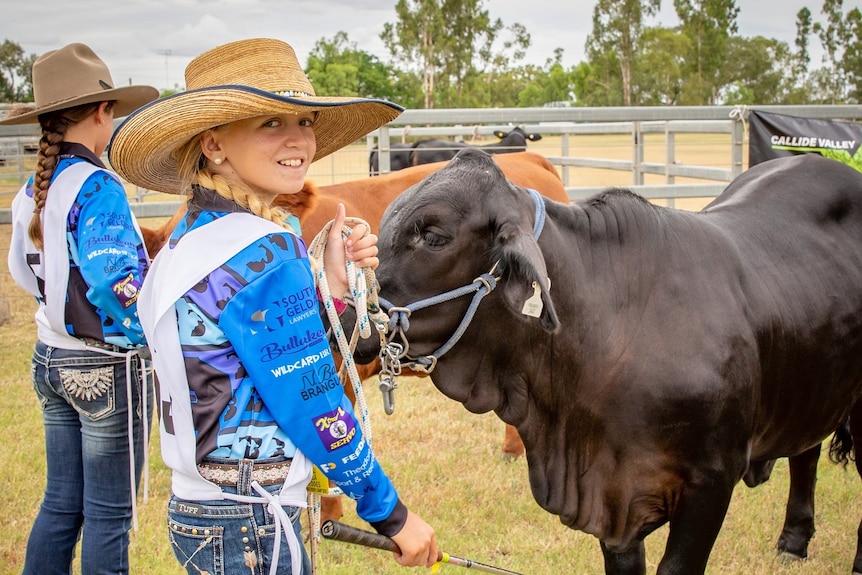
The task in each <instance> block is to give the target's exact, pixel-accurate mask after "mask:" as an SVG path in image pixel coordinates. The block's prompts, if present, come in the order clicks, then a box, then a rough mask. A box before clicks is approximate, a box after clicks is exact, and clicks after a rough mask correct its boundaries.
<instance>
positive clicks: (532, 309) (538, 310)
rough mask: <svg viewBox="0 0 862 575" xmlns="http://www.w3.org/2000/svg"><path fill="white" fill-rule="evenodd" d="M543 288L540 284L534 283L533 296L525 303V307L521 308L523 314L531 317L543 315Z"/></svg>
mask: <svg viewBox="0 0 862 575" xmlns="http://www.w3.org/2000/svg"><path fill="white" fill-rule="evenodd" d="M543 307H544V305H543V304H542V288H540V287H539V283H538V282H533V295H531V296H530V297H529V298H528V299H527V301H525V302H524V307H523V308H521V313H522V314H524V315H527V316H530V317H539V316H540V315H542V308H543Z"/></svg>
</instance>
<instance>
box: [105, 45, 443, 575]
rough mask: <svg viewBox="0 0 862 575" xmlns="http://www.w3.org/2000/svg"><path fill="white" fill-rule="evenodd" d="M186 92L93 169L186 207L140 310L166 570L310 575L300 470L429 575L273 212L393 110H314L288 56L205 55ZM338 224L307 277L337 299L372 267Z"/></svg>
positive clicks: (369, 256) (131, 126) (416, 525)
mask: <svg viewBox="0 0 862 575" xmlns="http://www.w3.org/2000/svg"><path fill="white" fill-rule="evenodd" d="M186 88H187V90H186V91H185V92H181V93H179V94H174V95H172V96H167V97H165V98H161V99H160V100H156V101H155V102H152V103H151V104H148V105H146V106H144V107H143V108H141V109H139V110H137V111H135V112H134V113H133V114H131V115H130V116H129V117H128V118H127V119H126V120H125V121H124V122H123V123H122V124H121V125H120V126H119V127H118V128H117V131H116V133H115V134H114V136H113V138H112V139H111V143H110V145H109V152H108V156H109V158H110V160H111V165H112V166H113V167H114V169H116V170H117V172H118V173H119V174H121V175H122V176H123V177H124V178H126V179H127V180H129V181H130V182H133V183H135V184H137V185H139V186H142V187H144V188H148V189H152V190H158V191H161V192H166V193H174V194H183V195H186V197H187V210H188V211H187V213H186V214H185V215H184V217H183V218H182V219H181V220H180V222H179V223H178V225H177V226H176V227H175V228H174V230H173V232H172V235H171V237H170V239H169V240H168V243H167V245H165V247H163V248H162V249H161V251H159V253H158V255H157V256H156V257H155V259H154V260H153V265H152V268H151V269H150V272H149V275H148V276H147V279H146V281H145V282H144V285H143V286H142V289H141V298H140V301H139V310H140V314H141V323H142V325H143V327H144V332H145V333H146V335H147V341H148V342H149V344H150V349H151V351H152V355H153V365H154V367H155V370H156V373H157V374H158V380H159V397H160V402H159V407H160V411H159V415H160V417H159V421H160V431H161V448H162V458H163V459H164V461H165V463H166V464H167V466H168V467H170V468H171V470H172V483H171V488H172V496H171V499H170V501H169V503H168V538H169V540H170V542H171V547H172V549H173V551H174V554H175V555H176V557H177V559H178V561H179V562H180V564H181V565H183V567H184V568H185V569H186V571H187V572H188V573H189V574H192V575H195V574H200V573H210V574H211V575H219V574H223V573H224V574H233V573H252V574H254V575H264V574H266V573H269V574H270V575H274V574H275V573H280V574H285V575H286V574H290V575H310V574H311V572H312V566H311V561H310V560H309V556H308V554H307V552H306V550H305V548H304V546H303V545H302V536H301V527H300V520H299V517H300V511H301V509H302V508H303V507H306V502H307V493H306V489H307V485H308V484H309V480H310V479H311V477H312V472H313V466H316V467H317V469H319V470H320V471H321V472H322V473H323V474H325V475H326V477H327V478H328V479H329V480H331V481H333V482H334V483H335V484H336V485H338V486H339V487H340V488H341V490H342V491H343V492H344V493H345V494H346V495H348V496H350V497H352V498H354V499H356V511H357V514H358V515H359V516H360V517H361V518H362V519H364V520H365V521H367V522H369V523H370V524H371V525H372V526H373V527H374V528H375V529H376V530H377V531H378V532H379V533H382V534H384V535H387V536H390V537H392V539H393V540H394V541H395V542H396V544H397V545H398V547H399V549H400V551H399V552H397V553H396V556H395V559H396V560H397V561H398V563H400V564H402V565H405V566H427V567H430V566H432V565H433V564H434V562H435V561H436V559H437V544H436V538H435V535H434V530H433V529H432V528H431V527H430V526H429V525H428V524H427V523H425V521H424V520H422V519H421V518H420V517H419V516H418V515H416V514H414V513H413V512H412V511H409V510H408V509H407V507H406V505H405V504H404V503H403V502H402V501H401V500H400V498H399V496H398V492H397V491H396V489H395V487H394V485H393V484H392V482H391V480H390V479H389V477H388V476H387V475H386V473H385V472H384V470H383V469H382V467H381V465H380V463H379V462H378V460H377V458H376V456H375V455H374V453H373V451H372V449H371V445H370V444H369V442H368V441H367V440H366V436H365V435H364V434H363V431H362V428H361V427H360V425H359V423H360V421H359V419H358V418H357V416H356V414H355V413H354V409H353V406H352V404H351V403H350V401H349V400H348V399H347V397H346V396H345V394H344V389H343V387H342V385H341V382H340V381H339V378H338V370H337V369H336V367H335V363H334V361H333V358H332V353H331V350H330V347H329V341H328V338H327V337H326V330H325V328H324V324H323V321H322V318H321V313H320V302H319V299H318V294H317V293H316V285H315V273H314V272H313V270H312V266H311V262H310V258H309V257H308V252H307V248H306V246H305V244H304V243H303V241H302V238H301V237H300V236H299V235H297V234H295V233H291V232H290V231H289V230H287V229H286V227H285V226H284V225H283V223H282V222H283V221H284V219H285V214H284V213H282V212H281V211H280V210H278V209H276V208H274V207H272V206H271V204H272V201H273V199H274V198H275V197H276V196H277V195H279V194H296V193H298V192H299V191H300V190H301V189H302V186H303V183H304V180H305V175H306V172H307V171H308V168H309V166H310V164H311V162H313V161H315V160H319V159H320V158H322V157H325V156H326V155H328V154H331V153H333V152H335V151H336V150H338V149H340V148H342V147H344V146H346V145H348V144H350V143H352V142H354V141H356V140H359V139H361V138H362V137H364V136H365V135H366V134H368V133H370V132H371V131H373V130H375V129H377V128H379V127H380V126H382V125H383V124H385V123H387V122H389V121H391V120H392V119H394V118H395V117H397V116H398V115H399V114H400V113H401V110H402V109H401V108H400V107H399V106H396V105H395V104H392V103H391V102H387V101H383V100H375V99H368V98H347V97H320V96H315V94H314V90H313V88H312V86H311V83H310V82H309V81H308V78H307V77H306V75H305V73H304V72H303V71H302V67H301V66H300V65H299V62H298V60H297V58H296V55H295V53H294V51H293V49H292V48H291V47H290V46H289V45H288V44H286V43H284V42H281V41H279V40H273V39H267V38H256V39H249V40H240V41H237V42H232V43H229V44H225V45H222V46H218V47H216V48H213V49H212V50H209V51H207V52H204V53H203V54H201V55H200V56H198V57H196V58H195V59H193V60H192V61H191V63H189V65H188V66H187V67H186ZM344 220H345V214H344V206H343V205H340V206H339V207H338V209H337V212H336V214H335V218H334V220H333V225H332V227H331V231H330V232H329V235H328V237H327V242H328V243H327V249H326V251H325V254H324V256H323V260H324V261H323V262H322V263H323V270H324V272H325V274H326V281H327V283H328V285H329V286H330V288H331V292H332V294H333V295H335V296H340V295H341V294H344V293H345V292H346V291H347V288H348V283H347V274H346V269H345V266H346V262H347V261H348V260H350V261H352V262H354V263H355V264H356V266H358V267H360V268H365V267H371V268H372V269H373V268H374V267H376V266H377V263H378V261H377V237H376V236H375V235H373V234H371V233H368V232H369V230H367V229H365V226H364V225H363V224H358V225H356V226H355V227H354V228H353V230H352V231H351V233H350V234H349V236H348V237H346V239H345V238H342V229H343V223H344ZM337 307H338V306H337V304H336V308H337ZM321 482H322V481H321ZM311 536H312V537H314V534H312V535H311ZM313 545H314V540H313V539H312V549H314V547H313Z"/></svg>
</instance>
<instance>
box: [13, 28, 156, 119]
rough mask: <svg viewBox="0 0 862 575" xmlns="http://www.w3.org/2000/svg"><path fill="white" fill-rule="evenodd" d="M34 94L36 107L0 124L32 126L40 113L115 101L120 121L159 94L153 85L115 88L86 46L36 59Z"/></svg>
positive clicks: (25, 108)
mask: <svg viewBox="0 0 862 575" xmlns="http://www.w3.org/2000/svg"><path fill="white" fill-rule="evenodd" d="M33 95H34V99H35V100H36V101H35V106H33V107H31V106H27V107H20V108H16V109H14V111H13V112H12V113H9V114H7V116H6V117H5V118H3V120H0V125H12V124H35V123H38V122H39V116H40V115H41V114H47V113H48V112H56V111H58V110H65V109H67V108H74V107H75V106H81V105H83V104H92V103H94V102H107V101H114V102H116V104H114V116H116V117H117V118H120V117H122V116H126V115H128V114H129V113H130V112H132V110H135V109H136V108H138V107H140V106H143V105H144V104H146V103H147V102H151V101H152V100H155V99H156V98H158V97H159V91H158V90H156V89H155V88H153V87H152V86H123V87H122V88H114V81H113V80H112V79H111V73H110V72H109V71H108V67H107V66H106V65H105V63H104V62H102V60H101V59H100V58H99V57H98V56H96V53H95V52H93V50H91V49H90V47H89V46H86V45H84V44H80V43H75V44H69V45H68V46H64V47H62V48H60V49H59V50H52V51H50V52H46V53H44V54H42V55H41V56H39V57H38V58H36V61H35V62H33ZM21 112H23V113H21Z"/></svg>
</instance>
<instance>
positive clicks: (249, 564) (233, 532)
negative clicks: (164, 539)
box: [168, 485, 311, 575]
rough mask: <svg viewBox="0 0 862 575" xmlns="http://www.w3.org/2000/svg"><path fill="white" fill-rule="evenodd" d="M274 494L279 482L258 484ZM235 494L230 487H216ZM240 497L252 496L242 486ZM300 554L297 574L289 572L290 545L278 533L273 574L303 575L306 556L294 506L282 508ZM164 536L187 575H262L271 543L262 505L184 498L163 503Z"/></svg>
mask: <svg viewBox="0 0 862 575" xmlns="http://www.w3.org/2000/svg"><path fill="white" fill-rule="evenodd" d="M264 489H266V490H267V491H269V492H270V493H278V491H279V490H281V485H270V486H266V487H264ZM222 491H224V492H225V493H238V490H237V488H236V487H222ZM239 494H241V495H256V493H254V492H253V491H251V490H250V489H248V488H245V489H242V490H241V491H239ZM284 511H285V512H286V513H287V516H288V518H289V519H290V522H291V524H292V525H293V531H294V533H296V537H297V540H298V541H299V542H300V549H301V552H302V572H301V573H291V566H290V549H289V548H288V545H287V542H286V541H285V540H284V534H282V536H281V543H280V551H279V556H278V569H277V571H276V572H277V573H278V575H308V574H310V573H311V559H310V558H309V556H308V552H307V551H306V550H305V547H304V546H303V545H302V535H301V533H300V531H301V524H300V513H301V512H302V509H301V508H299V507H284ZM168 538H169V539H170V543H171V549H173V550H174V555H175V556H176V558H177V561H179V562H180V564H181V565H182V566H183V568H184V569H185V570H186V572H187V573H189V574H190V575H200V574H201V573H207V574H209V575H237V574H243V575H268V574H269V568H270V565H271V564H272V553H273V548H274V547H273V545H274V543H275V522H274V518H273V516H272V514H271V513H270V512H269V511H267V509H266V505H265V504H263V503H239V502H236V501H231V500H227V499H226V500H223V501H186V500H184V499H179V498H177V497H176V496H173V495H172V496H171V499H170V501H169V502H168Z"/></svg>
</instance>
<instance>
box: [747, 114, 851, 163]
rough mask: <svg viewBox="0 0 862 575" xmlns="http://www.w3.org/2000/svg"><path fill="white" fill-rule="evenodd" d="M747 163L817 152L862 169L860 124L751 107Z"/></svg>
mask: <svg viewBox="0 0 862 575" xmlns="http://www.w3.org/2000/svg"><path fill="white" fill-rule="evenodd" d="M748 134H749V137H748V165H749V167H751V166H754V165H756V164H759V163H760V162H765V161H766V160H771V159H773V158H780V157H782V156H795V155H798V154H812V153H814V154H820V155H821V156H825V157H827V158H832V159H833V160H838V161H839V162H844V163H845V164H848V165H850V166H852V167H854V168H856V169H857V170H859V171H860V172H862V153H860V151H859V150H860V144H862V125H860V124H856V123H853V122H839V121H834V120H813V119H810V118H799V117H796V116H788V115H785V114H772V113H767V112H758V111H756V110H752V111H751V112H750V113H749V116H748Z"/></svg>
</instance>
